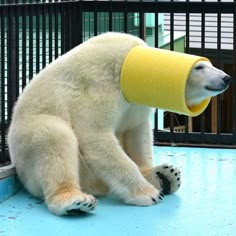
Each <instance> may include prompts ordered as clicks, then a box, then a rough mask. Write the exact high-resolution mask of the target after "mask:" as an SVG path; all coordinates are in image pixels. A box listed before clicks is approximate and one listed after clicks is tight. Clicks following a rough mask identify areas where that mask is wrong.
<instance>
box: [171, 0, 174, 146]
mask: <svg viewBox="0 0 236 236" xmlns="http://www.w3.org/2000/svg"><path fill="white" fill-rule="evenodd" d="M173 2H174V0H171V3H173ZM170 10H171V12H170V50H171V51H174V11H173V7H172V6H171V9H170ZM173 133H174V114H173V113H172V112H170V139H171V143H173V142H174V140H173Z"/></svg>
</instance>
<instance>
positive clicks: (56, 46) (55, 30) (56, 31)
mask: <svg viewBox="0 0 236 236" xmlns="http://www.w3.org/2000/svg"><path fill="white" fill-rule="evenodd" d="M53 16H54V53H55V54H54V57H55V58H57V57H58V45H59V44H58V35H59V27H58V24H59V22H58V18H59V11H58V4H55V5H54V8H53Z"/></svg>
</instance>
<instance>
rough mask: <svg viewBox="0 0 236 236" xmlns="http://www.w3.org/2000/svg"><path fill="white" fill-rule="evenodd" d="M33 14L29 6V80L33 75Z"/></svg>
mask: <svg viewBox="0 0 236 236" xmlns="http://www.w3.org/2000/svg"><path fill="white" fill-rule="evenodd" d="M33 40H34V38H33V12H32V5H29V61H28V65H29V67H28V68H29V80H31V79H32V78H33V74H34V68H33V66H34V61H33V55H34V52H33V50H34V48H33V47H34V43H33Z"/></svg>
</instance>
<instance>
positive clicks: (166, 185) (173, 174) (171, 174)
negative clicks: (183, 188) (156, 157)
mask: <svg viewBox="0 0 236 236" xmlns="http://www.w3.org/2000/svg"><path fill="white" fill-rule="evenodd" d="M155 172H156V176H157V178H159V180H160V185H161V189H162V193H163V194H170V193H174V192H176V191H177V190H178V189H179V187H180V185H181V173H180V171H179V169H178V168H174V167H173V166H171V165H167V164H164V165H161V166H158V167H157V168H156V169H155Z"/></svg>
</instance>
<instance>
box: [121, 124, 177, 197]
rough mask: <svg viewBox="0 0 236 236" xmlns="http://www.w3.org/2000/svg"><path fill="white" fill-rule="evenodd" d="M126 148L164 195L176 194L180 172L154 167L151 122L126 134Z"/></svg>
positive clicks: (166, 167) (168, 168)
mask: <svg viewBox="0 0 236 236" xmlns="http://www.w3.org/2000/svg"><path fill="white" fill-rule="evenodd" d="M124 143H125V148H126V152H127V154H128V155H129V156H130V158H131V159H132V160H133V161H134V162H135V163H136V164H137V165H138V167H139V168H140V170H141V172H142V174H143V176H144V177H145V178H146V179H147V180H148V181H149V182H150V183H151V184H153V185H154V186H155V187H156V188H157V189H159V190H160V191H161V192H162V193H163V194H170V193H173V192H176V191H177V190H178V188H179V187H180V184H181V176H180V171H179V170H178V169H177V168H173V167H172V166H168V165H166V164H165V165H161V166H157V167H153V159H152V155H153V151H152V146H153V139H152V129H151V124H150V121H149V120H147V121H145V122H144V123H143V124H142V125H139V126H137V127H135V128H133V129H131V130H129V131H127V132H126V133H125V140H124Z"/></svg>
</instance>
